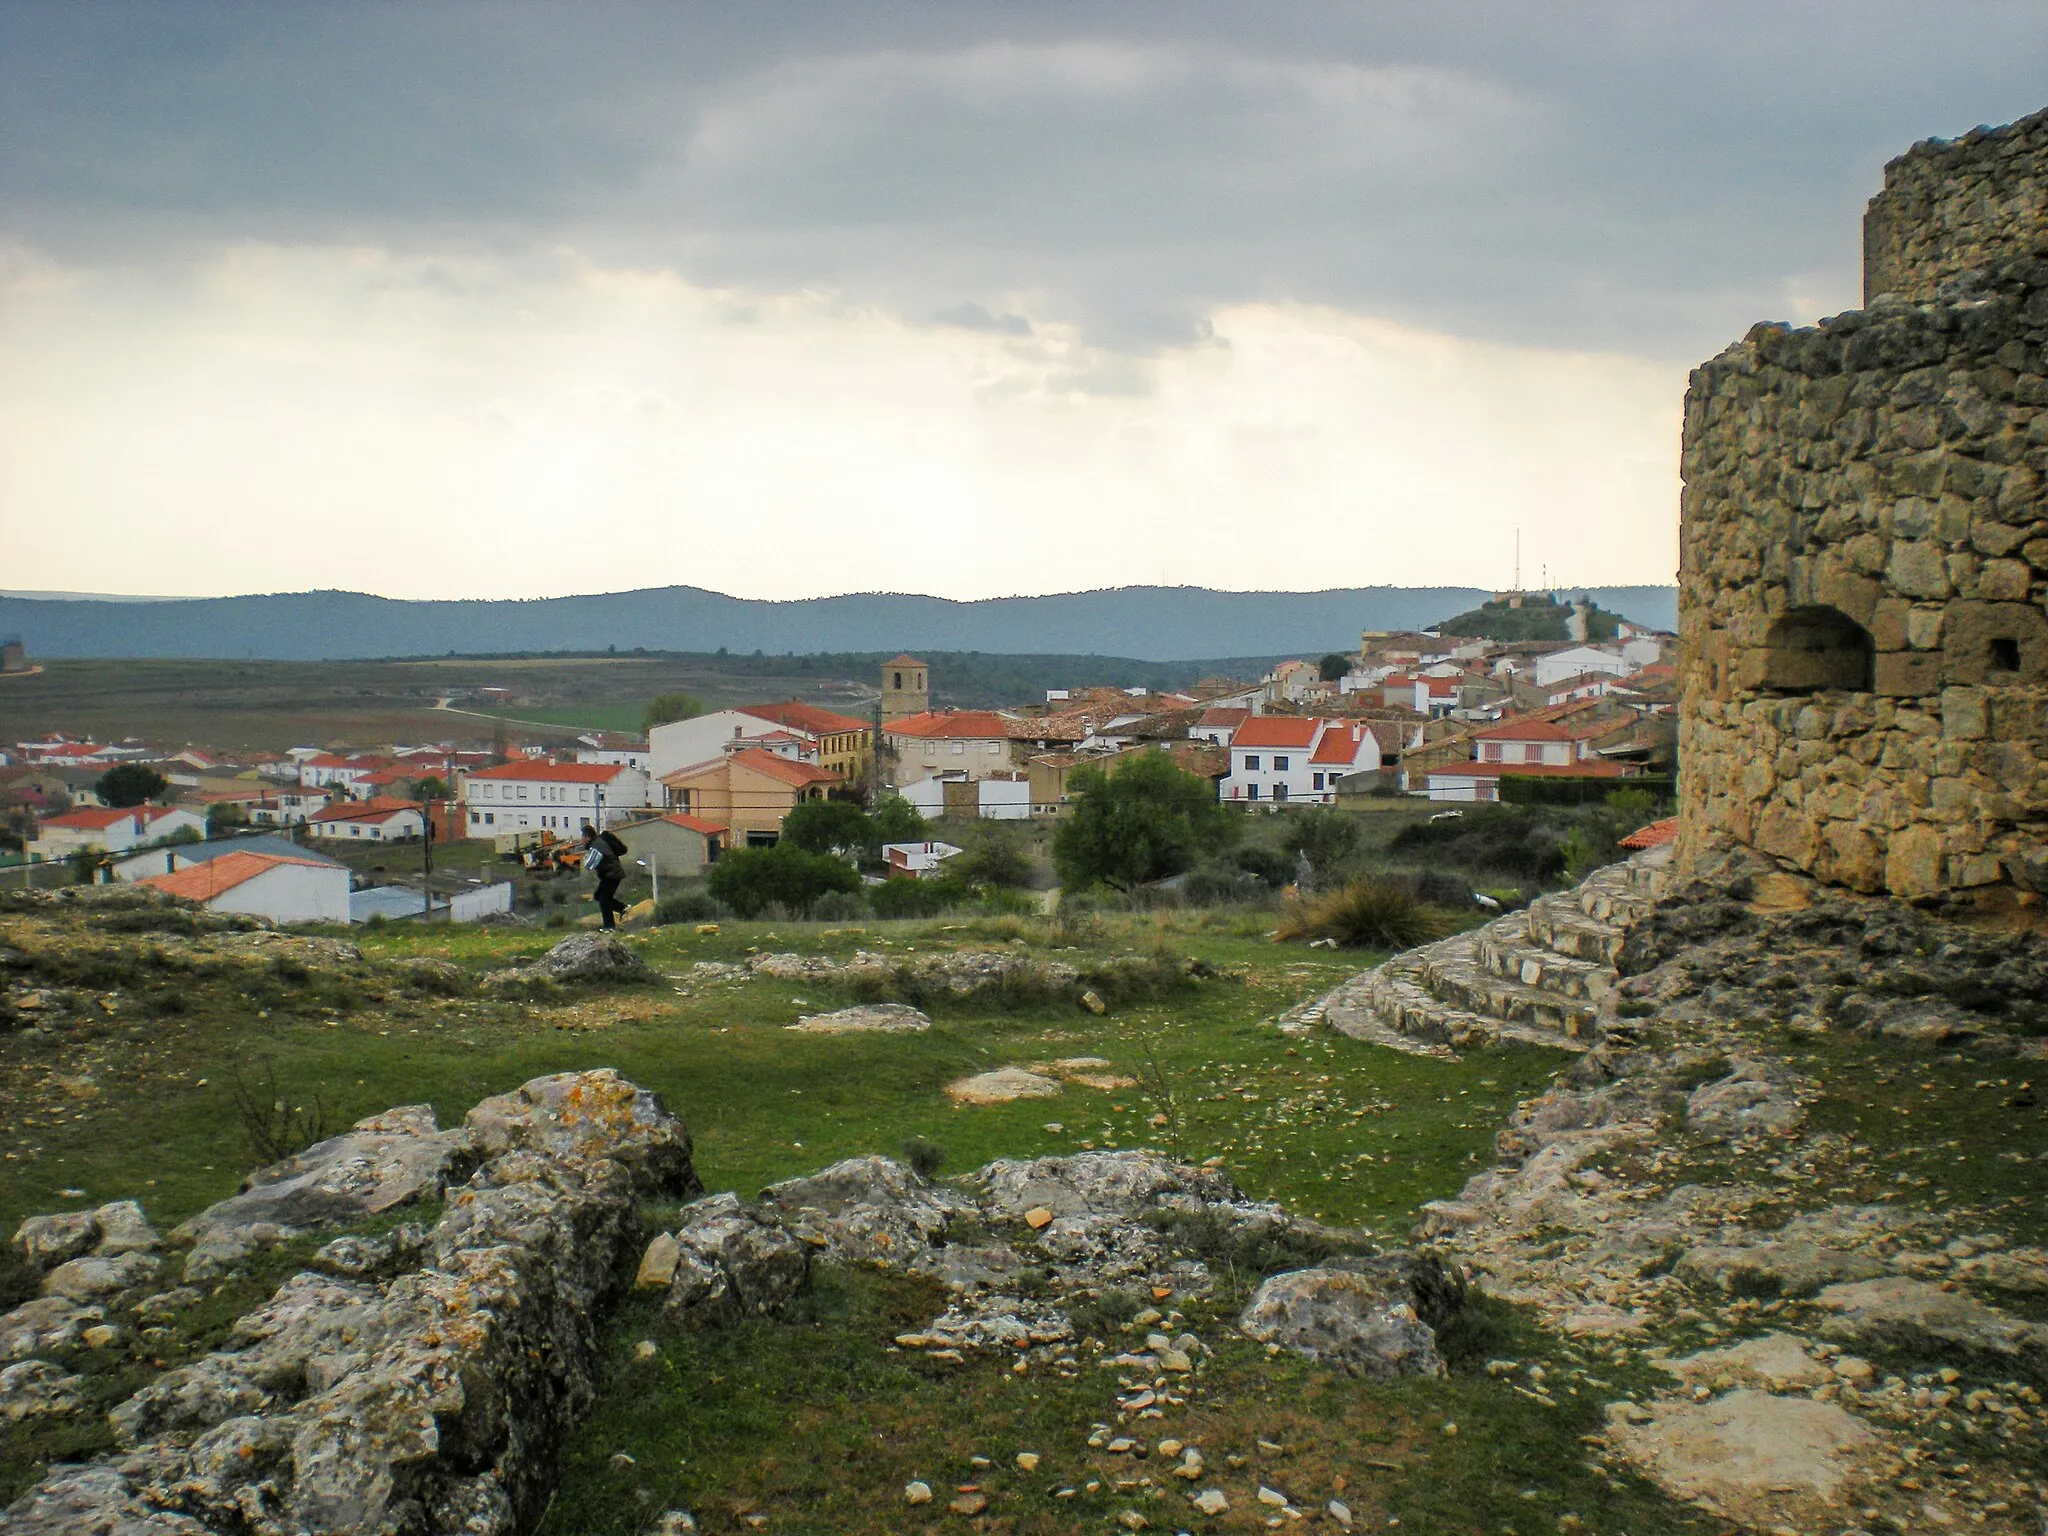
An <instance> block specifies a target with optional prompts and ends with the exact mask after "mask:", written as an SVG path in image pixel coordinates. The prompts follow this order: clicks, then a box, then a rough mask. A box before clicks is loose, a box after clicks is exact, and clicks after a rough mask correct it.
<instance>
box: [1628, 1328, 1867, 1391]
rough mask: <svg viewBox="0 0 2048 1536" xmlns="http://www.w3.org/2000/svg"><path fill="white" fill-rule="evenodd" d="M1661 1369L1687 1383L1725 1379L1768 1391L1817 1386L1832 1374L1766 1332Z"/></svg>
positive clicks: (1790, 1341)
mask: <svg viewBox="0 0 2048 1536" xmlns="http://www.w3.org/2000/svg"><path fill="white" fill-rule="evenodd" d="M1660 1364H1661V1365H1662V1367H1663V1368H1664V1369H1665V1370H1667V1371H1669V1372H1671V1373H1672V1375H1674V1376H1678V1377H1680V1378H1682V1379H1683V1380H1685V1381H1688V1382H1702V1383H1704V1384H1705V1385H1707V1386H1713V1385H1714V1384H1715V1383H1716V1382H1718V1381H1721V1380H1722V1379H1723V1378H1726V1379H1728V1380H1730V1381H1732V1382H1736V1383H1740V1384H1742V1385H1745V1386H1757V1387H1761V1388H1763V1389H1764V1390H1765V1391H1768V1392H1785V1391H1797V1390H1804V1389H1805V1388H1808V1387H1817V1386H1819V1385H1821V1383H1823V1382H1826V1381H1830V1380H1832V1379H1833V1377H1834V1373H1833V1372H1832V1371H1830V1370H1829V1369H1828V1368H1827V1367H1826V1366H1825V1365H1823V1364H1822V1363H1821V1362H1820V1361H1818V1360H1816V1359H1814V1358H1813V1356H1812V1355H1810V1354H1808V1353H1807V1352H1806V1346H1805V1345H1804V1344H1803V1343H1801V1342H1800V1341H1799V1340H1798V1339H1796V1338H1794V1337H1793V1336H1792V1335H1791V1334H1789V1333H1766V1334H1764V1335H1762V1336H1761V1337H1759V1338H1754V1339H1744V1340H1743V1341H1742V1342H1741V1343H1740V1344H1730V1345H1728V1346H1727V1347H1726V1348H1723V1349H1708V1350H1702V1351H1701V1352H1700V1353H1698V1354H1696V1355H1687V1356H1685V1357H1684V1358H1682V1359H1678V1360H1666V1361H1662V1362H1660Z"/></svg>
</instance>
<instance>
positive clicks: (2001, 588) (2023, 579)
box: [1977, 560, 2034, 603]
mask: <svg viewBox="0 0 2048 1536" xmlns="http://www.w3.org/2000/svg"><path fill="white" fill-rule="evenodd" d="M2033 585H2034V573H2033V571H2032V570H2031V569H2029V567H2028V565H2027V562H2026V561H2024V560H1987V561H1985V562H1984V566H1983V569H1981V570H1980V571H1978V573H1977V595H1978V596H1979V597H1980V598H1982V599H1983V600H1984V601H1985V602H1987V603H2023V602H2025V601H2026V600H2027V596H2028V594H2029V593H2030V592H2031V591H2032V590H2033Z"/></svg>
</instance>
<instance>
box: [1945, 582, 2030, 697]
mask: <svg viewBox="0 0 2048 1536" xmlns="http://www.w3.org/2000/svg"><path fill="white" fill-rule="evenodd" d="M1943 652H1944V655H1945V657H1946V665H1945V667H1944V668H1943V676H1944V678H1945V679H1946V681H1948V682H1949V683H1951V684H1978V683H1989V684H1992V685H1996V686H2011V685H2014V684H2023V683H2043V682H2048V618H2044V617H2042V614H2041V610H2040V609H2038V608H2036V607H2035V606H2034V605H2033V604H2031V603H1982V602H1956V603H1951V604H1950V605H1949V609H1948V618H1947V625H1946V634H1945V637H1944V642H1943Z"/></svg>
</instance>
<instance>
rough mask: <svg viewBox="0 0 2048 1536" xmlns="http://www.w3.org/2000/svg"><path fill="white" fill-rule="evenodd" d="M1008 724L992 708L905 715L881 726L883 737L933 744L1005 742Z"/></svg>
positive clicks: (1005, 718) (1009, 723) (1008, 728)
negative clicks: (949, 742) (911, 738)
mask: <svg viewBox="0 0 2048 1536" xmlns="http://www.w3.org/2000/svg"><path fill="white" fill-rule="evenodd" d="M1010 725H1011V722H1010V720H1009V719H1008V717H1006V716H1003V715H999V714H997V713H996V712H995V711H994V710H992V709H949V710H944V711H942V712H939V713H935V714H924V715H906V716H904V718H903V719H901V720H894V721H891V722H890V723H889V724H887V725H885V726H883V727H882V731H883V733H884V734H885V735H889V736H915V737H919V738H922V739H925V740H935V741H983V740H988V741H1007V740H1008V739H1009V736H1010Z"/></svg>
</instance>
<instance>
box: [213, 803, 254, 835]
mask: <svg viewBox="0 0 2048 1536" xmlns="http://www.w3.org/2000/svg"><path fill="white" fill-rule="evenodd" d="M247 825H249V816H248V813H247V812H246V811H244V810H243V809H242V808H241V806H239V805H237V804H236V803H235V802H234V801H232V800H222V801H220V802H218V803H217V804H214V805H209V806H208V807H207V808H206V835H207V836H208V837H216V836H218V835H219V834H221V833H222V832H232V831H233V830H234V829H235V828H236V827H246V826H247Z"/></svg>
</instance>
